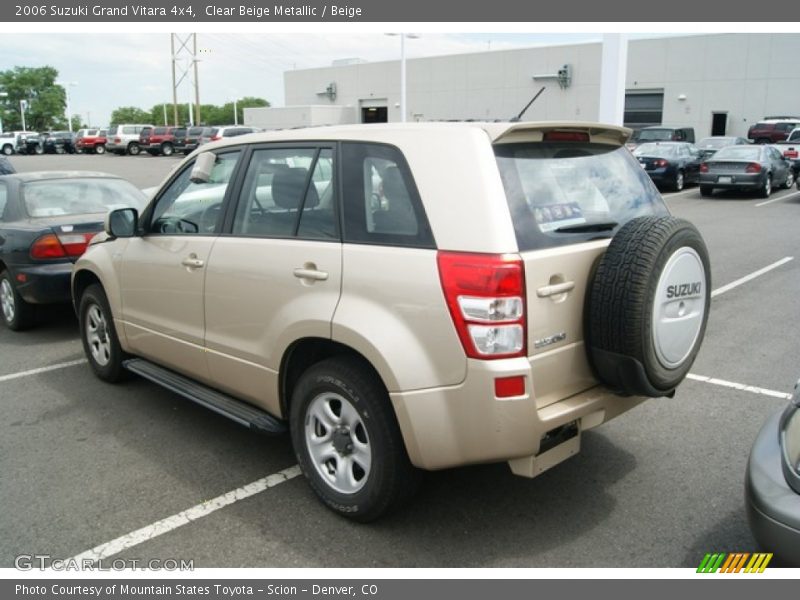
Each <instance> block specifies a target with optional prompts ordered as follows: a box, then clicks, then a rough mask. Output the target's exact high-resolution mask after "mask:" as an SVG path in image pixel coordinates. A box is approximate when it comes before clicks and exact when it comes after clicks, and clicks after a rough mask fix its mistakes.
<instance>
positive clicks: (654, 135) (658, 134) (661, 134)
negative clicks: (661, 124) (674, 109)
mask: <svg viewBox="0 0 800 600" xmlns="http://www.w3.org/2000/svg"><path fill="white" fill-rule="evenodd" d="M636 139H637V141H639V142H657V141H661V142H667V141H669V140H671V139H672V129H642V131H641V132H639V137H638V138H636Z"/></svg>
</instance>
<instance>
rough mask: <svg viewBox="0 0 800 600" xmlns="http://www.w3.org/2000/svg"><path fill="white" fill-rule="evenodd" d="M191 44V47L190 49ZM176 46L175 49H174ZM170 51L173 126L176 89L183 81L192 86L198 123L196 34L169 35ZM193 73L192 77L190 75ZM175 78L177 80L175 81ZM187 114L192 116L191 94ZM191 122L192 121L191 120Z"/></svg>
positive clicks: (176, 116) (198, 94)
mask: <svg viewBox="0 0 800 600" xmlns="http://www.w3.org/2000/svg"><path fill="white" fill-rule="evenodd" d="M190 42H191V47H190ZM176 46H177V49H176ZM170 50H171V52H172V103H173V112H174V116H175V125H178V124H179V123H178V88H179V87H180V85H181V83H182V82H183V80H184V79H188V81H189V83H190V85H193V86H194V104H195V111H194V112H195V113H196V115H197V121H198V122H199V121H200V85H199V82H198V72H197V63H198V62H199V61H198V60H197V34H196V33H190V34H187V35H186V36H182V35H181V34H179V33H171V34H170ZM192 73H193V75H192ZM176 77H177V79H176ZM189 97H190V100H189V105H190V106H189V114H192V110H191V108H192V107H191V104H192V100H191V97H192V94H191V91H190V94H189ZM192 120H193V119H192Z"/></svg>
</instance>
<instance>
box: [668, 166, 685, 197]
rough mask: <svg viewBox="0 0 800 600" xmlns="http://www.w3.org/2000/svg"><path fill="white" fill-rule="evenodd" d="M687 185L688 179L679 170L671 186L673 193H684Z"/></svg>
mask: <svg viewBox="0 0 800 600" xmlns="http://www.w3.org/2000/svg"><path fill="white" fill-rule="evenodd" d="M685 184H686V179H685V176H684V174H683V171H681V170H680V169H678V171H677V172H676V173H675V179H674V181H673V182H672V186H671V187H672V191H673V192H682V191H683V187H684V185H685Z"/></svg>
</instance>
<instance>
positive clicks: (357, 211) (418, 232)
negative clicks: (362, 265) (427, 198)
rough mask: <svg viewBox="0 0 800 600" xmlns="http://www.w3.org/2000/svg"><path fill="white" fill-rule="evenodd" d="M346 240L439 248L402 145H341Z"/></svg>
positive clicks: (348, 143) (349, 143)
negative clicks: (398, 147) (400, 148)
mask: <svg viewBox="0 0 800 600" xmlns="http://www.w3.org/2000/svg"><path fill="white" fill-rule="evenodd" d="M342 165H343V187H344V198H343V199H344V228H345V231H344V237H345V241H347V242H357V243H374V244H387V245H396V246H413V247H420V248H435V243H434V240H433V235H432V234H431V230H430V226H429V225H428V220H427V217H426V216H425V211H424V210H423V208H422V202H421V200H420V198H419V193H418V192H417V188H416V186H415V185H414V180H413V178H412V177H411V171H410V169H409V168H408V165H407V164H406V161H405V158H404V157H403V155H402V153H401V152H400V150H398V149H397V148H394V147H392V146H387V145H382V144H369V143H351V142H346V143H344V144H342Z"/></svg>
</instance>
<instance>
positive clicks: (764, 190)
mask: <svg viewBox="0 0 800 600" xmlns="http://www.w3.org/2000/svg"><path fill="white" fill-rule="evenodd" d="M771 193H772V175H771V174H769V173H767V176H766V177H765V178H764V185H762V186H761V188H759V190H758V197H759V198H769V196H770V194H771Z"/></svg>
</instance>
